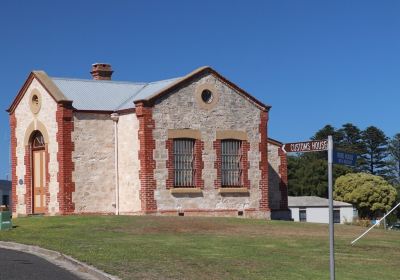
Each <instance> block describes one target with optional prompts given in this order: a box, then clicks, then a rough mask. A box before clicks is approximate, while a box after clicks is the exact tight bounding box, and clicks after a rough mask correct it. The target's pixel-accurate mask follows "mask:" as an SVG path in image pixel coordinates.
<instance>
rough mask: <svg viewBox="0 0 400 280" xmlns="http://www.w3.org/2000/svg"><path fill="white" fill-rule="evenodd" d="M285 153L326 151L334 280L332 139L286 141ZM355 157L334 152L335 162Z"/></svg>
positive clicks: (331, 269) (330, 242)
mask: <svg viewBox="0 0 400 280" xmlns="http://www.w3.org/2000/svg"><path fill="white" fill-rule="evenodd" d="M282 150H283V151H284V152H285V153H305V152H319V151H326V150H327V151H328V192H329V268H330V274H331V278H330V280H335V246H334V224H333V179H332V177H333V175H332V167H333V155H334V153H333V140H332V136H331V135H330V136H328V140H316V141H307V142H296V143H287V144H285V145H283V146H282ZM355 160H356V157H353V154H348V153H343V152H340V153H335V162H336V163H339V164H355Z"/></svg>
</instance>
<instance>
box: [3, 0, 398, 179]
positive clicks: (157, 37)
mask: <svg viewBox="0 0 400 280" xmlns="http://www.w3.org/2000/svg"><path fill="white" fill-rule="evenodd" d="M399 14H400V2H399V1H365V0H363V1H361V0H360V1H351V0H346V1H321V0H316V1H297V0H296V1H295V0H293V1H284V0H283V1H267V0H260V1H233V0H230V1H228V0H226V1H223V0H220V1H215V0H202V1H195V0H192V1H183V0H182V1H162V0H159V1H149V0H146V1H102V0H97V1H72V0H69V1H50V0H40V1H4V2H2V4H1V8H0V26H1V28H0V63H1V66H0V85H1V99H0V109H1V111H0V133H1V134H0V141H1V142H0V147H1V150H0V156H1V161H0V178H5V177H6V174H7V173H8V172H9V164H8V156H9V152H8V146H9V128H8V114H7V113H6V112H5V111H4V110H5V109H6V108H7V107H8V106H9V105H10V103H11V102H12V100H13V98H14V97H15V95H16V94H17V92H18V90H19V89H20V87H21V86H22V84H23V82H24V81H25V79H26V77H27V76H28V74H29V72H30V71H31V70H45V71H46V72H47V73H48V74H49V75H50V76H61V77H77V78H90V74H89V71H90V66H91V64H92V63H94V62H108V63H111V64H112V66H113V69H114V70H115V73H114V76H113V79H114V80H130V81H153V80H159V79H166V78H170V77H176V76H182V75H184V74H186V73H188V72H190V71H192V70H193V69H195V68H197V67H199V66H203V65H210V66H212V67H213V68H214V69H216V70H217V71H219V72H220V73H221V74H222V75H224V76H226V77H227V78H228V79H230V80H232V81H233V82H235V83H237V84H238V85H239V86H240V87H242V88H244V89H245V90H247V91H248V92H250V93H251V94H253V95H254V96H256V97H257V98H259V99H260V100H261V101H263V102H264V103H267V104H270V105H272V109H271V114H270V122H269V134H270V137H273V138H276V139H278V140H281V141H283V142H294V141H300V140H306V139H308V138H309V137H310V136H312V135H313V134H314V132H315V131H316V130H318V129H319V128H321V127H323V126H324V125H325V124H332V125H334V126H337V127H338V126H341V125H342V124H343V123H346V122H352V123H354V124H355V125H357V126H359V127H360V128H362V129H363V128H365V127H367V126H369V125H375V126H377V127H379V128H381V129H383V130H384V131H385V133H386V134H387V135H388V136H392V135H394V134H395V133H397V132H400V127H399V125H398V124H397V122H398V120H399V118H398V116H399V110H398V107H399V103H400V94H399V93H400V17H399Z"/></svg>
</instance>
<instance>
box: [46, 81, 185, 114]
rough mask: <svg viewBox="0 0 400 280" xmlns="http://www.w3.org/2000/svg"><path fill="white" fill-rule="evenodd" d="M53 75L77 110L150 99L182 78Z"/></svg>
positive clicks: (119, 106) (122, 106) (118, 107)
mask: <svg viewBox="0 0 400 280" xmlns="http://www.w3.org/2000/svg"><path fill="white" fill-rule="evenodd" d="M51 79H52V80H53V82H54V83H55V84H56V86H57V87H58V88H59V89H60V90H61V92H62V93H63V94H64V95H65V96H66V97H67V98H68V99H69V100H72V101H73V103H72V105H73V106H74V108H76V109H78V110H101V111H116V110H122V109H129V108H134V107H135V105H134V104H133V102H134V101H135V100H139V99H147V98H148V97H150V96H152V95H153V94H155V93H156V92H158V91H160V90H161V89H163V88H165V87H167V86H168V85H170V84H172V83H173V82H175V81H176V80H177V79H179V78H175V79H170V80H163V81H157V82H152V83H135V82H119V81H104V80H82V79H70V78H51Z"/></svg>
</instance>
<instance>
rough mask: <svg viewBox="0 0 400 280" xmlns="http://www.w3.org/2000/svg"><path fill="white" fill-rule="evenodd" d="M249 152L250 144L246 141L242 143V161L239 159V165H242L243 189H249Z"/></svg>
mask: <svg viewBox="0 0 400 280" xmlns="http://www.w3.org/2000/svg"><path fill="white" fill-rule="evenodd" d="M249 151H250V143H249V142H248V141H245V140H244V141H242V159H241V165H242V170H243V174H242V182H243V187H244V188H248V189H250V180H249V169H250V162H249V160H248V157H249V156H248V153H249Z"/></svg>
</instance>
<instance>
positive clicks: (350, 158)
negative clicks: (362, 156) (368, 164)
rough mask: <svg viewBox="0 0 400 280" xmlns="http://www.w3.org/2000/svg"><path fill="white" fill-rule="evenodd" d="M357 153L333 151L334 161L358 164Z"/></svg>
mask: <svg viewBox="0 0 400 280" xmlns="http://www.w3.org/2000/svg"><path fill="white" fill-rule="evenodd" d="M356 162H357V154H352V153H345V152H341V151H333V163H336V164H343V165H350V166H356Z"/></svg>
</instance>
